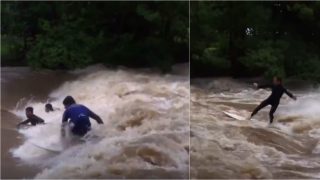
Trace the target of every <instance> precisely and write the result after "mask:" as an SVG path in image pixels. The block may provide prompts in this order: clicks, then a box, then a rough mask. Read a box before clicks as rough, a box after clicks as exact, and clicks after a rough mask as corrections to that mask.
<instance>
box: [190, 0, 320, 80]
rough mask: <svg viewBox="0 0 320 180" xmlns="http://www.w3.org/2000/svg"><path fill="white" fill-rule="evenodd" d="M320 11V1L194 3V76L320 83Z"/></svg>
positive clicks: (192, 33) (192, 56) (192, 9)
mask: <svg viewBox="0 0 320 180" xmlns="http://www.w3.org/2000/svg"><path fill="white" fill-rule="evenodd" d="M319 12H320V3H319V2H298V1H297V2H241V3H239V2H232V1H227V2H192V3H191V76H193V77H194V76H212V75H233V76H234V77H240V76H257V75H263V76H265V77H270V76H273V75H280V76H286V77H295V78H302V79H317V80H319V71H320V66H319V64H320V59H319V57H320V43H319V42H320V13H319ZM219 69H223V71H220V73H216V72H217V71H219Z"/></svg>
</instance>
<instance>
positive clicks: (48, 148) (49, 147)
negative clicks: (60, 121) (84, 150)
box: [29, 141, 63, 153]
mask: <svg viewBox="0 0 320 180" xmlns="http://www.w3.org/2000/svg"><path fill="white" fill-rule="evenodd" d="M29 143H30V144H32V145H34V146H36V147H38V148H40V149H43V150H46V151H50V152H55V153H60V152H61V151H62V150H63V149H62V147H59V145H58V144H55V145H53V144H50V145H44V144H41V143H35V142H32V141H29Z"/></svg>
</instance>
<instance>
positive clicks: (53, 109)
mask: <svg viewBox="0 0 320 180" xmlns="http://www.w3.org/2000/svg"><path fill="white" fill-rule="evenodd" d="M55 110H60V109H59V108H54V107H53V106H52V104H51V103H47V104H46V105H45V111H46V113H49V112H53V111H55Z"/></svg>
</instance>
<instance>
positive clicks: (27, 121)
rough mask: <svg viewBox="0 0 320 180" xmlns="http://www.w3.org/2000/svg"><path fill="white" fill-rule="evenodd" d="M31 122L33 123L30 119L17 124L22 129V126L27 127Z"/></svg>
mask: <svg viewBox="0 0 320 180" xmlns="http://www.w3.org/2000/svg"><path fill="white" fill-rule="evenodd" d="M30 122H31V121H30V119H27V120H24V121H22V122H21V123H19V124H17V127H20V126H21V125H26V124H28V123H30Z"/></svg>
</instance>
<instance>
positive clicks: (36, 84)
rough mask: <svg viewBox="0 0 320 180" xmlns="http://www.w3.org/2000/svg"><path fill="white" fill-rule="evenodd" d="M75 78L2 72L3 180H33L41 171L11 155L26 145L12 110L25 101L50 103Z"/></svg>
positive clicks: (16, 70)
mask: <svg viewBox="0 0 320 180" xmlns="http://www.w3.org/2000/svg"><path fill="white" fill-rule="evenodd" d="M73 78H75V75H72V74H69V73H67V72H64V71H55V72H53V71H39V72H34V71H31V70H30V69H29V68H25V67H14V68H11V67H10V68H7V67H2V68H1V179H20V178H33V177H34V176H35V174H36V173H37V172H38V171H39V168H38V167H35V166H30V165H26V164H24V163H23V162H21V161H20V160H19V159H16V158H14V157H12V154H11V153H10V150H11V149H12V148H14V147H17V146H19V145H20V144H21V143H22V141H23V137H22V136H21V134H19V133H18V131H17V129H16V128H15V126H16V124H17V123H19V119H18V117H16V116H15V115H14V114H12V113H11V112H10V110H12V109H14V108H15V106H16V105H17V103H18V102H19V101H20V100H22V99H23V98H25V99H26V100H28V99H29V100H30V99H31V98H33V99H34V100H39V101H43V102H44V101H46V100H47V98H48V94H49V93H50V92H51V91H52V89H54V88H56V87H58V86H59V85H61V84H62V83H63V82H65V81H68V80H71V79H73Z"/></svg>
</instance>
